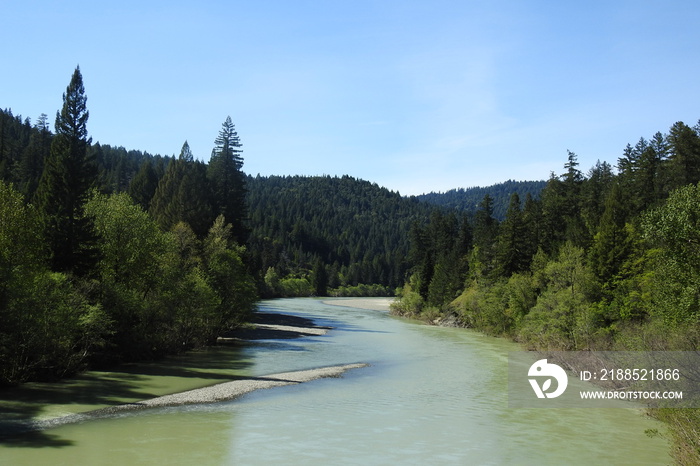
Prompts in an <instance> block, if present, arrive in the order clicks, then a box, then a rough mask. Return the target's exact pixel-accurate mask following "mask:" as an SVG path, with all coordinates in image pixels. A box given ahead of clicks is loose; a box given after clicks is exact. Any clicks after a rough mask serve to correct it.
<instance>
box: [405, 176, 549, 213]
mask: <svg viewBox="0 0 700 466" xmlns="http://www.w3.org/2000/svg"><path fill="white" fill-rule="evenodd" d="M546 184H547V182H546V181H544V180H543V181H513V180H508V181H504V182H503V183H497V184H494V185H492V186H483V187H473V188H458V189H451V190H449V191H446V192H444V193H428V194H421V195H420V196H416V197H417V198H418V199H419V200H421V201H424V202H428V203H430V204H434V205H438V206H442V207H447V208H449V209H456V210H458V211H460V212H465V213H467V214H468V215H469V216H470V217H471V216H474V214H476V211H477V210H478V209H479V204H481V201H483V199H484V197H485V196H486V195H488V196H489V197H490V198H491V199H492V200H493V216H494V218H495V219H496V220H498V221H501V220H503V219H504V218H505V217H506V212H507V211H508V204H509V203H510V196H511V195H512V194H513V193H517V194H518V197H520V199H525V197H526V196H527V195H528V194H530V196H532V197H533V198H538V197H539V195H540V192H541V191H542V190H543V189H544V187H545V186H546Z"/></svg>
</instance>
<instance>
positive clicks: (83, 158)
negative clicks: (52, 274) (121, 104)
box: [35, 67, 97, 274]
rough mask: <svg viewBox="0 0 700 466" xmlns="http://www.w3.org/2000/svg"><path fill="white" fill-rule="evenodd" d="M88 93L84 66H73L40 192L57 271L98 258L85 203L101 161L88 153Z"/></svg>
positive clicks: (81, 267) (77, 269) (79, 271)
mask: <svg viewBox="0 0 700 466" xmlns="http://www.w3.org/2000/svg"><path fill="white" fill-rule="evenodd" d="M86 102H87V97H86V96H85V88H84V86H83V77H82V75H81V74H80V67H78V68H76V69H75V72H74V73H73V77H72V78H71V81H70V84H69V85H68V88H67V89H66V93H65V94H63V107H62V109H61V111H60V112H57V113H56V124H55V130H56V134H55V136H54V138H53V141H52V143H51V153H50V156H49V158H48V159H47V160H46V164H45V167H44V172H43V174H42V177H41V180H40V181H39V187H38V189H37V193H36V197H35V199H36V204H37V205H38V206H39V210H40V211H41V213H42V215H43V220H44V224H45V234H46V237H47V240H48V243H49V246H50V248H51V251H52V253H53V259H52V260H53V268H54V270H57V271H71V272H75V273H77V274H82V273H85V272H86V271H87V270H88V269H89V268H90V267H91V266H92V265H93V263H94V260H95V257H94V241H95V237H94V233H93V228H92V222H91V221H90V219H88V218H86V217H85V215H84V213H83V206H84V204H85V202H86V200H87V199H88V196H89V193H90V190H91V188H92V187H94V186H95V183H96V180H97V165H96V163H95V160H94V159H92V158H91V157H90V156H89V153H88V150H87V149H88V146H89V145H90V143H91V141H92V138H88V132H87V126H86V124H87V120H88V117H89V112H88V111H87V106H86Z"/></svg>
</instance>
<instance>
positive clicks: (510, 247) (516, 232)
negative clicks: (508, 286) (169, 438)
mask: <svg viewBox="0 0 700 466" xmlns="http://www.w3.org/2000/svg"><path fill="white" fill-rule="evenodd" d="M525 241H526V238H525V225H524V223H523V212H522V210H521V208H520V196H518V193H513V194H512V195H511V197H510V205H509V206H508V211H507V212H506V218H505V220H504V221H503V222H502V223H501V225H500V228H499V235H498V243H497V246H496V262H497V268H496V271H497V272H498V274H499V275H501V276H504V277H510V276H511V275H512V274H514V273H515V272H521V271H523V270H525V269H526V268H527V267H528V266H529V265H530V258H531V256H530V257H528V256H527V250H526V247H525Z"/></svg>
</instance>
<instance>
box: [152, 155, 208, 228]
mask: <svg viewBox="0 0 700 466" xmlns="http://www.w3.org/2000/svg"><path fill="white" fill-rule="evenodd" d="M149 212H150V213H151V215H153V218H155V219H156V221H157V222H158V223H159V224H160V226H161V228H163V229H165V230H169V229H170V228H172V227H173V226H174V225H176V224H177V223H178V222H181V221H182V222H185V223H187V224H188V225H189V226H190V227H191V228H192V230H193V231H194V232H195V233H196V234H197V236H198V237H199V238H203V237H204V235H206V234H207V232H208V231H209V227H210V226H211V224H212V222H213V221H214V218H215V216H214V214H213V211H212V207H211V194H210V191H209V185H208V183H207V178H206V167H205V166H204V164H203V163H202V162H198V161H195V160H194V156H193V154H192V151H191V150H190V145H189V144H188V143H187V141H185V143H184V144H183V145H182V150H181V151H180V156H179V157H178V159H177V160H173V161H172V162H170V165H168V169H167V171H166V173H165V176H163V178H162V179H161V180H160V182H159V183H158V187H157V188H156V191H155V194H154V195H153V199H152V201H151V205H150V210H149Z"/></svg>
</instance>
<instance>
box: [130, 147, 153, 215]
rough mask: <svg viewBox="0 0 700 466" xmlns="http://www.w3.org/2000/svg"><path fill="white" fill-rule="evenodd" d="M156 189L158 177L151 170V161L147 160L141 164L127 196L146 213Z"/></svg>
mask: <svg viewBox="0 0 700 466" xmlns="http://www.w3.org/2000/svg"><path fill="white" fill-rule="evenodd" d="M157 188H158V175H157V174H156V171H155V169H154V168H153V162H152V161H151V159H147V160H146V161H145V162H143V163H142V164H141V167H140V168H139V171H138V172H137V173H136V176H134V179H133V180H131V183H130V184H129V195H130V196H131V198H132V199H133V200H134V201H135V202H136V203H137V204H139V205H140V206H141V207H142V208H143V210H145V211H148V208H149V207H150V206H151V199H153V196H154V195H155V193H156V189H157Z"/></svg>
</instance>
